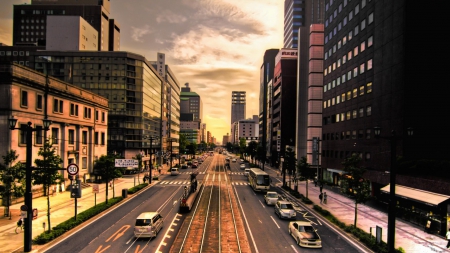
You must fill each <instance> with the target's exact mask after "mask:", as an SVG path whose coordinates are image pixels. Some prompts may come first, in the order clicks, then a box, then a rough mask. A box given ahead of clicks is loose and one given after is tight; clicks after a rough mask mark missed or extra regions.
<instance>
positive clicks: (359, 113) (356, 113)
mask: <svg viewBox="0 0 450 253" xmlns="http://www.w3.org/2000/svg"><path fill="white" fill-rule="evenodd" d="M364 112H365V116H366V117H369V116H372V106H371V105H369V106H366V107H360V108H359V109H355V110H352V111H347V112H342V113H338V114H335V115H332V116H331V117H330V118H326V121H327V122H324V124H325V125H328V124H330V122H328V121H331V123H339V122H342V121H346V120H351V119H356V118H358V117H359V118H362V117H364Z"/></svg>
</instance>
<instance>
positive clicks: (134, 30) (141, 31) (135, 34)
mask: <svg viewBox="0 0 450 253" xmlns="http://www.w3.org/2000/svg"><path fill="white" fill-rule="evenodd" d="M151 33H153V30H152V29H150V26H149V25H145V26H144V27H142V28H138V27H134V26H132V27H131V38H132V39H133V40H134V41H137V42H144V40H143V39H142V37H144V35H147V34H151Z"/></svg>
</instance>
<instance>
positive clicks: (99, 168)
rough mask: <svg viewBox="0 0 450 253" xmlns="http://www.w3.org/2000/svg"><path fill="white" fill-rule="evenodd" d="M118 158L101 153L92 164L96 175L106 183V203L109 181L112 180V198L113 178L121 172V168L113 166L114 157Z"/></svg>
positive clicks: (120, 174) (117, 176) (119, 175)
mask: <svg viewBox="0 0 450 253" xmlns="http://www.w3.org/2000/svg"><path fill="white" fill-rule="evenodd" d="M116 158H118V157H117V156H116V155H112V154H110V155H102V156H100V158H99V159H98V160H97V161H96V162H95V164H94V170H95V171H96V173H97V174H98V175H100V176H101V177H102V179H105V183H106V191H105V192H106V204H108V192H109V187H108V184H109V181H111V180H112V190H113V198H114V197H115V193H114V179H115V178H119V177H121V176H122V174H123V168H119V167H116V166H115V159H116Z"/></svg>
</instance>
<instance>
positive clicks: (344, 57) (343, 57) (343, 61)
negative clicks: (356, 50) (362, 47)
mask: <svg viewBox="0 0 450 253" xmlns="http://www.w3.org/2000/svg"><path fill="white" fill-rule="evenodd" d="M346 62H347V55H343V56H342V64H345V63H346Z"/></svg>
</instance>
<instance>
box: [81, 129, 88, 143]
mask: <svg viewBox="0 0 450 253" xmlns="http://www.w3.org/2000/svg"><path fill="white" fill-rule="evenodd" d="M81 143H82V144H87V131H83V132H82V133H81Z"/></svg>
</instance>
